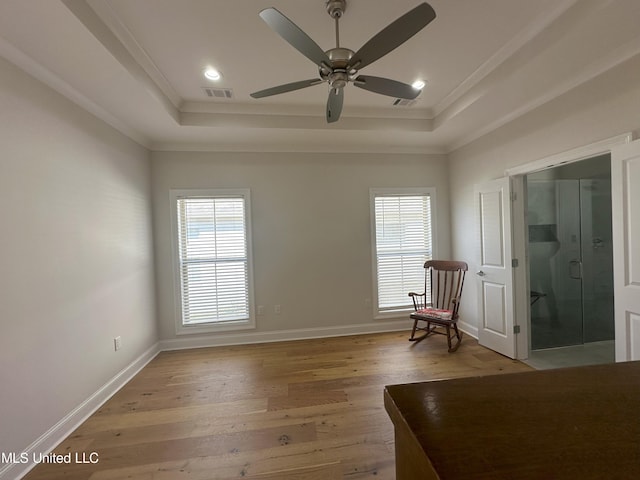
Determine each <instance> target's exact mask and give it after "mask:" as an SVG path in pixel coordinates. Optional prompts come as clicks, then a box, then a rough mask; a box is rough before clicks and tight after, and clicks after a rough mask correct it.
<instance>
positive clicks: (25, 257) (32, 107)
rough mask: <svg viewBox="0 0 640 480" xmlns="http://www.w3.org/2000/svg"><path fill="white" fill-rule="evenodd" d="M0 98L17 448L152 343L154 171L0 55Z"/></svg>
mask: <svg viewBox="0 0 640 480" xmlns="http://www.w3.org/2000/svg"><path fill="white" fill-rule="evenodd" d="M0 106H1V107H0V225H2V226H1V230H0V246H1V248H0V272H2V274H1V275H0V332H1V333H0V451H2V452H18V453H19V452H23V451H25V449H26V448H27V447H28V446H29V445H30V444H31V443H32V442H34V441H35V440H36V439H38V438H39V437H40V436H41V435H43V434H44V433H45V432H47V430H48V429H50V428H51V427H52V426H54V424H56V423H57V422H58V421H60V420H61V419H62V418H63V417H64V416H65V415H67V414H68V413H69V412H71V411H72V410H73V409H75V408H76V407H77V406H78V405H79V404H80V403H81V402H83V401H84V400H86V399H87V398H88V397H89V396H90V395H92V394H93V393H94V392H96V390H97V389H98V388H99V387H101V386H103V385H104V384H105V383H106V382H108V381H109V380H110V379H111V378H112V377H114V375H116V374H117V373H118V372H120V371H121V370H122V369H123V368H124V367H125V366H127V365H128V364H130V363H131V362H132V361H133V360H134V359H136V358H138V357H139V356H140V355H141V354H142V353H143V352H145V351H147V350H148V349H149V348H150V347H152V346H153V345H154V344H155V343H156V341H157V325H156V322H155V311H154V306H155V303H154V302H155V300H154V283H153V274H154V272H153V250H152V239H151V234H152V232H151V206H150V168H149V158H148V156H149V154H148V152H147V151H146V150H145V149H143V148H142V147H140V146H138V145H137V144H134V143H133V142H131V141H130V140H128V139H126V138H125V137H123V136H122V135H120V134H119V133H117V132H115V131H114V130H113V129H111V128H110V127H108V126H106V124H104V123H103V122H102V121H99V120H97V119H96V118H94V117H92V116H91V115H90V114H88V113H86V112H85V111H84V110H82V109H80V108H78V107H77V106H76V105H74V104H72V103H71V102H69V101H68V100H66V99H65V98H63V97H62V96H60V95H58V94H57V93H55V92H53V91H52V90H50V89H49V88H48V87H45V86H44V85H42V84H41V83H39V82H38V81H36V80H34V79H33V78H32V77H30V76H28V75H26V74H24V73H23V72H22V71H20V70H18V69H17V68H15V67H14V66H13V65H11V64H9V63H7V62H5V61H4V60H1V59H0ZM117 335H120V336H121V337H122V342H123V347H122V349H121V350H120V351H118V352H115V351H114V347H113V338H114V337H115V336H117Z"/></svg>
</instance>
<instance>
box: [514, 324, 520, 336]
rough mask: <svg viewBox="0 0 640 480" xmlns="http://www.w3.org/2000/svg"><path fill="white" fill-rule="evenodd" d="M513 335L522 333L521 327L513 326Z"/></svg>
mask: <svg viewBox="0 0 640 480" xmlns="http://www.w3.org/2000/svg"><path fill="white" fill-rule="evenodd" d="M513 333H515V334H518V333H520V325H514V326H513Z"/></svg>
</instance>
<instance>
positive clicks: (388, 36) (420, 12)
mask: <svg viewBox="0 0 640 480" xmlns="http://www.w3.org/2000/svg"><path fill="white" fill-rule="evenodd" d="M326 3H327V12H328V13H329V15H330V16H331V17H332V18H333V19H334V20H335V25H336V47H335V48H331V49H329V50H327V51H326V52H325V51H323V50H322V49H321V48H320V47H319V46H318V44H317V43H315V42H314V41H313V40H312V39H311V38H310V37H309V36H308V35H307V34H306V33H304V32H303V31H302V30H301V29H300V28H299V27H298V26H297V25H296V24H295V23H293V22H292V21H291V20H289V19H288V18H287V17H285V16H284V15H283V14H282V13H280V12H279V11H278V10H277V9H275V8H266V9H264V10H262V11H261V12H260V17H261V18H262V19H263V20H264V21H265V22H266V23H267V25H269V27H271V29H272V30H274V31H275V32H276V33H277V34H278V35H280V36H281V37H282V38H284V39H285V40H286V41H287V42H289V44H291V46H292V47H294V48H295V49H296V50H298V51H299V52H300V53H302V54H303V55H304V56H305V57H307V58H308V59H309V60H311V61H312V62H313V63H315V64H316V66H317V67H318V70H319V73H320V78H311V79H309V80H301V81H298V82H293V83H287V84H285V85H279V86H277V87H271V88H267V89H265V90H260V91H259V92H254V93H252V94H251V96H252V97H253V98H263V97H269V96H271V95H278V94H281V93H286V92H292V91H294V90H300V89H301V88H306V87H311V86H313V85H319V84H321V83H324V82H327V83H328V84H329V86H330V89H329V98H328V100H327V122H328V123H333V122H336V121H338V119H339V118H340V114H341V113H342V104H343V102H344V87H345V86H347V84H348V83H350V82H351V83H353V84H354V85H355V86H356V87H359V88H362V89H364V90H368V91H370V92H374V93H380V94H382V95H389V96H391V97H397V98H404V99H409V100H413V99H414V98H416V97H417V96H418V95H419V94H420V90H418V89H416V88H414V87H412V86H411V85H407V84H406V83H402V82H398V81H396V80H390V79H388V78H381V77H372V76H370V75H359V74H358V71H359V70H360V69H362V68H364V67H366V66H367V65H369V64H371V63H373V62H375V61H376V60H378V59H379V58H381V57H383V56H384V55H386V54H387V53H389V52H391V51H392V50H394V49H395V48H397V47H399V46H400V45H402V44H403V43H404V42H406V41H407V40H409V39H410V38H411V37H413V36H414V35H415V34H416V33H418V32H419V31H420V30H422V29H423V28H424V27H426V26H427V25H428V24H429V23H430V22H431V21H432V20H433V19H434V18H436V12H435V11H434V10H433V8H432V7H431V5H429V4H428V3H426V2H423V3H421V4H420V5H418V6H417V7H415V8H414V9H413V10H410V11H409V12H407V13H405V14H404V15H403V16H401V17H400V18H398V19H397V20H396V21H394V22H393V23H391V24H389V25H388V26H387V27H385V28H384V29H383V30H381V31H380V32H378V33H377V34H376V35H374V36H373V38H371V39H370V40H369V41H368V42H367V43H365V44H364V45H363V46H362V47H361V48H360V50H358V51H357V52H354V51H353V50H350V49H348V48H343V47H340V29H339V20H340V18H341V17H342V15H343V14H344V12H345V10H346V7H347V0H327V2H326Z"/></svg>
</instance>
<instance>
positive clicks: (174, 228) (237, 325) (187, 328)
mask: <svg viewBox="0 0 640 480" xmlns="http://www.w3.org/2000/svg"><path fill="white" fill-rule="evenodd" d="M224 197H242V198H243V199H244V203H245V205H244V206H245V209H244V216H245V219H244V221H245V233H246V242H247V283H248V296H249V299H248V300H249V318H247V319H243V320H232V321H225V322H221V323H219V324H218V323H202V324H196V325H185V324H184V323H183V321H182V320H183V318H182V281H181V272H180V253H179V252H180V246H179V239H178V234H179V233H178V232H179V228H178V200H179V199H183V198H224ZM169 198H170V215H171V254H172V263H173V291H174V308H175V327H176V335H185V334H197V333H214V332H225V331H235V330H248V329H255V328H256V315H255V302H254V283H253V247H252V232H251V192H250V190H249V189H248V188H207V189H171V190H169Z"/></svg>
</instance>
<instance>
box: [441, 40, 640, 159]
mask: <svg viewBox="0 0 640 480" xmlns="http://www.w3.org/2000/svg"><path fill="white" fill-rule="evenodd" d="M636 55H640V35H638V36H637V37H636V38H634V39H633V40H631V41H629V42H627V43H626V44H624V45H622V46H620V47H619V48H617V49H616V50H614V51H612V52H611V54H610V55H608V56H607V57H605V58H602V59H599V60H597V61H595V62H592V63H590V64H589V65H587V66H586V67H585V68H584V69H583V70H582V71H580V72H578V73H576V74H575V75H573V76H572V77H571V78H569V79H568V80H566V81H565V82H562V83H560V84H559V85H558V86H556V87H555V88H553V89H552V90H549V91H547V92H545V93H544V94H543V95H540V96H538V97H537V98H535V99H533V100H532V101H530V102H527V103H526V104H524V105H522V106H521V107H520V108H517V109H516V110H513V111H512V112H510V113H509V114H507V115H503V116H502V117H500V118H498V119H497V120H495V121H493V122H491V123H489V124H487V125H485V126H484V127H483V128H480V129H478V130H476V131H474V132H473V133H471V134H469V135H466V136H464V137H461V138H459V139H458V140H457V141H455V142H453V143H452V144H451V145H450V146H449V148H448V149H447V152H448V153H451V152H453V151H455V150H457V149H459V148H461V147H463V146H465V145H467V144H469V143H471V142H473V141H474V140H477V139H479V138H481V137H483V136H485V135H487V134H488V133H490V132H492V131H494V130H497V129H498V128H500V127H502V126H504V125H506V124H507V123H509V122H511V121H513V120H515V119H516V118H518V117H521V116H523V115H525V114H527V113H529V112H531V111H532V110H535V109H536V108H538V107H540V106H542V105H544V104H545V103H547V102H550V101H551V100H553V99H555V98H558V97H560V96H562V95H564V94H565V93H568V92H570V91H571V90H573V89H575V88H577V87H579V86H580V85H582V84H584V83H586V82H588V81H590V80H593V79H594V78H596V77H598V76H599V75H602V74H604V73H606V72H607V71H609V70H611V69H613V68H615V67H616V66H618V65H620V64H622V63H624V62H626V61H627V60H630V59H632V58H633V57H635V56H636Z"/></svg>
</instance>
